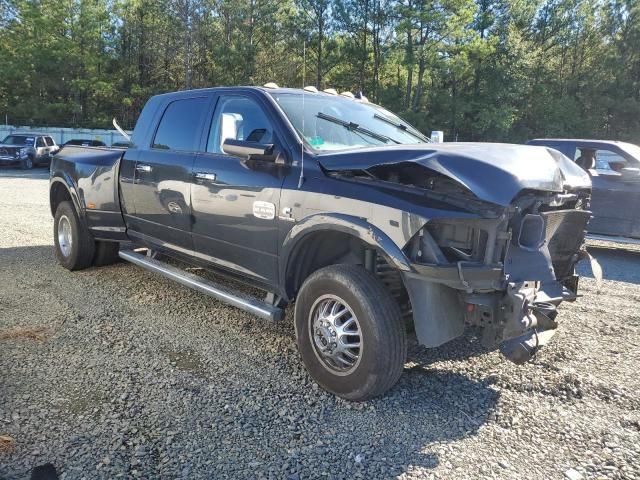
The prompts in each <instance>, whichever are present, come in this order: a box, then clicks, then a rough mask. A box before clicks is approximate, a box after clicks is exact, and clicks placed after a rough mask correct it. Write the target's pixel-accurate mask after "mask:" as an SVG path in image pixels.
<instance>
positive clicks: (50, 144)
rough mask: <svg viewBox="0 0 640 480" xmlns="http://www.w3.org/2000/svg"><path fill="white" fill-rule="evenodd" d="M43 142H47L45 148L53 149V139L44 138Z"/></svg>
mask: <svg viewBox="0 0 640 480" xmlns="http://www.w3.org/2000/svg"><path fill="white" fill-rule="evenodd" d="M44 141H45V142H47V147H53V139H52V138H51V137H44Z"/></svg>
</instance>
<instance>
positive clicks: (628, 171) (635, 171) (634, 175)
mask: <svg viewBox="0 0 640 480" xmlns="http://www.w3.org/2000/svg"><path fill="white" fill-rule="evenodd" d="M620 175H622V178H624V179H628V180H636V179H637V180H640V168H632V167H625V168H621V169H620Z"/></svg>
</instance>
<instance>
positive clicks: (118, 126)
mask: <svg viewBox="0 0 640 480" xmlns="http://www.w3.org/2000/svg"><path fill="white" fill-rule="evenodd" d="M111 123H113V126H114V127H115V129H116V130H117V131H118V132H119V133H120V135H122V136H123V137H124V138H126V139H127V140H128V141H129V142H130V141H131V137H130V136H129V135H127V133H126V132H125V131H124V130H123V129H122V128H120V125H118V122H117V121H116V119H115V118H114V119H113V122H111Z"/></svg>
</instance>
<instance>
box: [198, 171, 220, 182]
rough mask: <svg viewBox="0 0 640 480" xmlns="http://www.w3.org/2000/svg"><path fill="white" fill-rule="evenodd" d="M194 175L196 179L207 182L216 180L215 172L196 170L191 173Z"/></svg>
mask: <svg viewBox="0 0 640 480" xmlns="http://www.w3.org/2000/svg"><path fill="white" fill-rule="evenodd" d="M193 176H194V177H196V178H197V179H198V180H207V181H209V182H215V181H216V174H215V173H206V172H196V173H194V174H193Z"/></svg>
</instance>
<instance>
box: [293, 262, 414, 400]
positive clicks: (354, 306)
mask: <svg viewBox="0 0 640 480" xmlns="http://www.w3.org/2000/svg"><path fill="white" fill-rule="evenodd" d="M326 295H335V296H337V297H339V298H340V299H343V300H344V301H345V302H346V303H347V304H348V306H349V307H350V309H351V310H353V313H354V314H355V317H357V320H358V323H359V327H360V331H361V345H362V350H361V355H360V357H361V358H360V360H359V363H357V364H356V366H355V367H353V368H354V370H352V371H350V372H348V373H347V374H342V375H338V374H336V373H334V372H333V371H332V370H331V369H330V368H327V366H326V365H325V363H323V361H322V360H321V359H320V358H319V357H318V353H317V349H315V346H314V344H313V340H312V336H311V335H310V328H313V327H312V321H313V320H312V319H311V315H312V311H311V309H312V308H313V305H314V303H316V302H317V300H318V299H321V298H322V297H323V296H326ZM295 330H296V340H297V343H298V349H299V351H300V355H301V357H302V361H303V363H304V365H305V367H306V369H307V371H308V372H309V374H310V375H311V377H312V378H313V379H314V380H315V381H316V382H317V383H318V384H319V385H320V386H321V387H322V388H324V389H325V390H327V391H329V392H331V393H333V394H335V395H338V396H339V397H342V398H344V399H347V400H354V401H363V400H367V399H369V398H372V397H375V396H377V395H381V394H382V393H384V392H386V391H387V390H388V389H390V388H391V387H392V386H393V385H395V383H396V382H397V381H398V379H399V378H400V375H401V374H402V370H403V366H404V363H405V361H406V356H407V339H406V334H405V328H404V322H403V320H402V315H401V313H400V308H399V306H398V304H397V302H396V301H395V299H394V298H393V297H392V296H391V294H390V293H389V292H388V291H387V290H386V289H385V288H384V285H383V284H382V282H380V281H379V280H378V279H377V278H376V277H375V276H374V275H373V274H371V273H369V272H368V271H366V270H365V269H364V268H362V267H359V266H356V265H332V266H329V267H325V268H322V269H320V270H317V271H316V272H314V273H313V274H311V275H310V276H309V277H308V278H307V279H306V280H305V282H304V283H303V285H302V287H301V288H300V291H299V293H298V297H297V300H296V307H295Z"/></svg>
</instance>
